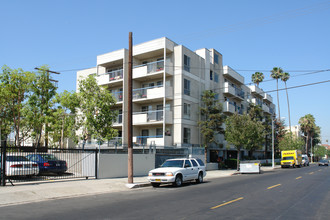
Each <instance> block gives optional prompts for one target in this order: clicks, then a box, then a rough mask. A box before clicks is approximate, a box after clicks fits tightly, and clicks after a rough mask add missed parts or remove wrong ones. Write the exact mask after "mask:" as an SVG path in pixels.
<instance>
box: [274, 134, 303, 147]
mask: <svg viewBox="0 0 330 220" xmlns="http://www.w3.org/2000/svg"><path fill="white" fill-rule="evenodd" d="M279 149H280V150H281V151H283V150H303V149H304V140H303V139H302V138H296V137H294V135H293V134H292V133H291V132H289V133H286V134H285V135H284V137H283V138H282V139H280V141H279Z"/></svg>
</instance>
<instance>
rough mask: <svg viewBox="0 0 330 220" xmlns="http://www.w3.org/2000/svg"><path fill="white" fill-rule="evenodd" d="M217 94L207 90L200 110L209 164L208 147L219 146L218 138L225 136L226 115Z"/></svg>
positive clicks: (201, 126) (199, 123) (203, 95)
mask: <svg viewBox="0 0 330 220" xmlns="http://www.w3.org/2000/svg"><path fill="white" fill-rule="evenodd" d="M215 95H216V94H215V93H214V92H212V91H210V90H205V91H204V92H203V94H202V102H203V107H201V108H200V113H201V116H202V120H200V121H199V122H198V125H199V126H200V129H201V134H202V137H203V145H204V148H205V162H207V150H208V146H209V145H210V144H212V143H215V144H218V142H217V139H216V136H217V135H218V134H223V133H224V130H223V127H222V125H223V123H224V122H225V115H224V114H223V113H222V105H221V103H219V102H218V101H217V100H216V99H215Z"/></svg>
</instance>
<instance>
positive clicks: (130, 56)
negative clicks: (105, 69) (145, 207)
mask: <svg viewBox="0 0 330 220" xmlns="http://www.w3.org/2000/svg"><path fill="white" fill-rule="evenodd" d="M132 35H133V34H132V32H129V47H128V77H127V80H128V94H127V100H128V105H127V109H128V112H127V113H128V120H127V133H128V140H127V141H128V150H127V152H128V175H127V177H128V183H130V184H132V183H133V146H132V143H133V134H132V133H133V123H132V72H133V46H132V41H133V40H132Z"/></svg>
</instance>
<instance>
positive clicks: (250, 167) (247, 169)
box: [239, 162, 260, 173]
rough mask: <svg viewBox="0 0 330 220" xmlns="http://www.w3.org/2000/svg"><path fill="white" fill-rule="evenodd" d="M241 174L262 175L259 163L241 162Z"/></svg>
mask: <svg viewBox="0 0 330 220" xmlns="http://www.w3.org/2000/svg"><path fill="white" fill-rule="evenodd" d="M239 170H240V173H260V163H259V162H250V163H249V162H241V163H240V164H239Z"/></svg>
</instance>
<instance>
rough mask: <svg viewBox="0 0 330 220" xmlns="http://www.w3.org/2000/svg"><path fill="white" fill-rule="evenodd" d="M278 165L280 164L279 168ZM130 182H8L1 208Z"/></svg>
mask: <svg viewBox="0 0 330 220" xmlns="http://www.w3.org/2000/svg"><path fill="white" fill-rule="evenodd" d="M276 168H277V167H276ZM261 170H262V171H264V172H265V171H267V170H272V168H271V167H269V168H268V167H262V169H261ZM233 174H238V172H237V171H236V170H211V171H207V175H206V177H205V180H209V179H214V178H220V177H228V176H231V175H233ZM134 183H135V185H134V188H140V187H149V186H151V185H150V184H149V183H148V180H147V177H146V176H144V177H134ZM126 185H127V178H111V179H88V180H85V179H76V180H65V179H64V180H57V181H48V182H33V183H26V182H25V183H24V184H23V183H15V186H11V185H10V183H8V185H7V186H5V187H0V207H2V206H8V205H17V204H24V203H31V202H41V201H46V200H51V199H61V198H71V197H79V196H86V195H96V194H103V193H111V192H121V191H128V190H132V189H130V188H129V187H128V186H126Z"/></svg>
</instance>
